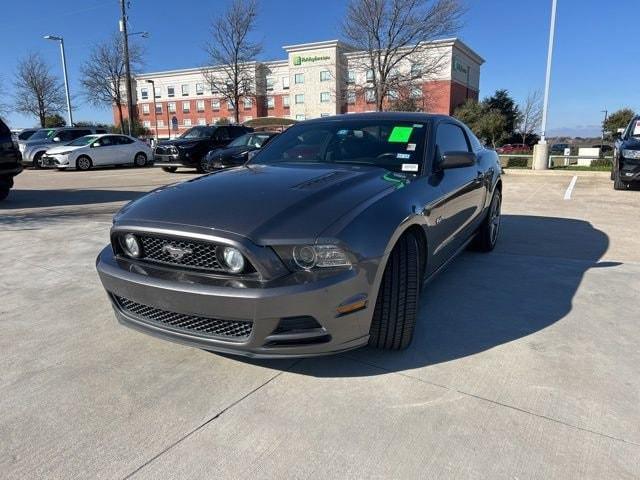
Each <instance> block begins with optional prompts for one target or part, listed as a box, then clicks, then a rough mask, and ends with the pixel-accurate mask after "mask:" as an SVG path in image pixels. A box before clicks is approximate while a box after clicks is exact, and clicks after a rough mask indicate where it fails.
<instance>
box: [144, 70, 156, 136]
mask: <svg viewBox="0 0 640 480" xmlns="http://www.w3.org/2000/svg"><path fill="white" fill-rule="evenodd" d="M147 83H150V84H151V89H152V93H153V121H154V122H155V124H156V144H157V143H158V110H157V108H158V107H157V106H156V83H155V82H154V81H153V80H147Z"/></svg>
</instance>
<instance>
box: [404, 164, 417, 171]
mask: <svg viewBox="0 0 640 480" xmlns="http://www.w3.org/2000/svg"><path fill="white" fill-rule="evenodd" d="M402 171H403V172H417V171H418V164H417V163H403V164H402Z"/></svg>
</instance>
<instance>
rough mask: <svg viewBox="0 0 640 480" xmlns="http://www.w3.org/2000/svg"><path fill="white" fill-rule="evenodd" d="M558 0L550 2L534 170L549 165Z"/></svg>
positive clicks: (542, 168)
mask: <svg viewBox="0 0 640 480" xmlns="http://www.w3.org/2000/svg"><path fill="white" fill-rule="evenodd" d="M557 3H558V0H552V3H551V26H550V27H549V46H548V48H547V73H546V76H545V81H544V100H543V103H542V124H541V125H540V141H539V142H538V144H537V145H536V148H534V153H533V156H534V157H533V167H534V169H536V170H544V169H546V168H548V167H549V160H548V153H549V147H548V146H547V138H546V135H547V110H548V107H549V88H550V85H551V62H552V60H553V41H554V38H555V33H556V7H557Z"/></svg>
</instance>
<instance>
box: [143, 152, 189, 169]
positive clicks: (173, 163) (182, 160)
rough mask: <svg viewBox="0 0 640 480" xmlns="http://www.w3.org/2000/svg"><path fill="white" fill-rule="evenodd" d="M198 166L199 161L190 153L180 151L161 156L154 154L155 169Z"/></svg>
mask: <svg viewBox="0 0 640 480" xmlns="http://www.w3.org/2000/svg"><path fill="white" fill-rule="evenodd" d="M197 165H198V161H197V159H195V158H193V157H192V156H191V155H189V154H188V153H184V152H180V151H178V153H164V154H159V153H157V152H154V154H153V166H154V167H196V166H197Z"/></svg>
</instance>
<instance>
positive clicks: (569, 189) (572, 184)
mask: <svg viewBox="0 0 640 480" xmlns="http://www.w3.org/2000/svg"><path fill="white" fill-rule="evenodd" d="M577 181H578V176H577V175H574V176H573V178H572V179H571V182H569V186H568V187H567V191H566V192H564V199H565V200H571V192H573V188H574V187H575V186H576V182H577Z"/></svg>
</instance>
